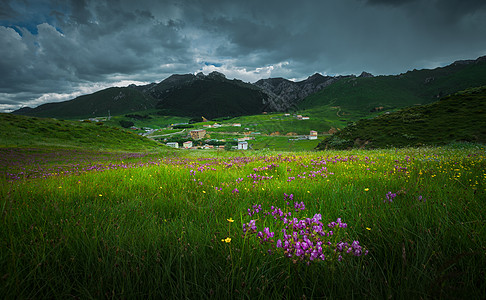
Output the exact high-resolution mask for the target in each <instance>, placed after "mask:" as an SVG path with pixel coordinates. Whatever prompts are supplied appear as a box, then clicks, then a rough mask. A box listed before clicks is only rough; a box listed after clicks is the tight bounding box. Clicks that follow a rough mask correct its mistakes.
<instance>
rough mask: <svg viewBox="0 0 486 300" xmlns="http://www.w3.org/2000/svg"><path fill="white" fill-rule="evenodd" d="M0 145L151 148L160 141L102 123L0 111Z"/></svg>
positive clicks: (117, 148) (158, 146)
mask: <svg viewBox="0 0 486 300" xmlns="http://www.w3.org/2000/svg"><path fill="white" fill-rule="evenodd" d="M0 126H1V128H2V134H1V136H0V147H12V146H28V147H31V146H35V147H39V146H48V147H51V146H54V147H68V148H71V147H74V148H88V149H99V150H126V151H139V150H155V149H157V148H160V144H159V143H157V142H155V141H152V140H149V139H147V138H145V137H141V136H139V135H136V134H134V133H131V132H128V131H124V130H122V129H119V128H114V127H109V126H105V125H102V123H91V122H79V121H63V120H56V119H44V118H35V117H26V116H17V115H12V114H0Z"/></svg>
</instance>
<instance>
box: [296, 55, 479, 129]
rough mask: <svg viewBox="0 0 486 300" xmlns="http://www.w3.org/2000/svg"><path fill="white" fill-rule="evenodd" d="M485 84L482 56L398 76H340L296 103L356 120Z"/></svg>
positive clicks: (304, 107) (301, 106) (301, 107)
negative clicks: (325, 109)
mask: <svg viewBox="0 0 486 300" xmlns="http://www.w3.org/2000/svg"><path fill="white" fill-rule="evenodd" d="M482 85H486V56H483V57H480V58H478V59H476V60H466V61H456V62H454V63H453V64H451V65H449V66H446V67H441V68H436V69H433V70H428V69H424V70H413V71H408V72H406V73H402V74H399V75H390V76H374V77H370V76H369V75H368V74H365V73H363V74H362V75H361V76H359V77H348V78H343V79H342V80H339V81H337V82H335V83H333V84H331V85H328V86H326V87H324V88H323V89H321V90H320V91H318V92H316V93H314V94H312V95H310V96H308V97H307V98H305V99H304V100H302V101H301V102H299V103H298V106H299V109H313V108H322V107H327V109H334V110H337V111H339V115H341V116H343V119H347V120H356V119H359V118H364V117H367V116H370V115H372V113H374V112H377V111H387V110H393V109H398V108H402V107H407V106H414V105H422V104H428V103H432V102H435V101H437V100H438V99H439V98H441V97H443V96H446V95H450V94H453V93H456V92H458V91H461V90H464V89H467V88H470V87H478V86H482Z"/></svg>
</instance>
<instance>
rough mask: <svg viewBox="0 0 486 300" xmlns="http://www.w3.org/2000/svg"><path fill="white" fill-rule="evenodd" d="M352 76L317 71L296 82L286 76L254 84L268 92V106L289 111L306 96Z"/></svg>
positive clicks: (274, 109)
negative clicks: (332, 74) (325, 74)
mask: <svg viewBox="0 0 486 300" xmlns="http://www.w3.org/2000/svg"><path fill="white" fill-rule="evenodd" d="M348 77H350V76H337V77H332V76H322V75H321V74H319V73H316V74H314V75H312V76H309V77H308V78H307V79H305V80H302V81H298V82H294V81H290V80H287V79H285V78H281V77H280V78H268V79H261V80H258V81H257V82H255V83H254V85H256V86H258V87H259V88H261V89H262V90H263V91H264V92H265V93H267V94H268V96H269V98H268V107H269V110H272V111H287V110H289V109H290V108H292V107H293V106H295V104H297V103H299V102H300V101H301V100H302V99H304V98H305V97H307V96H309V95H311V94H313V93H315V92H317V91H320V90H322V89H323V88H324V87H326V86H328V85H331V84H332V83H334V82H336V81H338V80H340V79H342V78H348Z"/></svg>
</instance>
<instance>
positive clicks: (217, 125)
mask: <svg viewBox="0 0 486 300" xmlns="http://www.w3.org/2000/svg"><path fill="white" fill-rule="evenodd" d="M213 127H214V128H219V127H221V124H218V123H215V124H213Z"/></svg>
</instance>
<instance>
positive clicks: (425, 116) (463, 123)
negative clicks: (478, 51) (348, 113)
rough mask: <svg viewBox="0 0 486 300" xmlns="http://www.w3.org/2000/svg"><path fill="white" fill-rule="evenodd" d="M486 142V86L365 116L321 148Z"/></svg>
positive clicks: (326, 140)
mask: <svg viewBox="0 0 486 300" xmlns="http://www.w3.org/2000/svg"><path fill="white" fill-rule="evenodd" d="M455 141H466V142H479V143H486V86H483V87H479V88H473V89H468V90H465V91H462V92H458V93H456V94H454V95H451V96H447V97H444V98H442V99H441V100H440V101H438V102H435V103H432V104H428V105H423V106H418V107H410V108H406V109H402V110H399V111H396V112H392V113H389V114H383V115H380V116H378V117H376V118H373V119H363V120H360V121H358V122H356V123H352V124H349V125H348V126H347V127H346V128H344V129H343V130H341V131H339V132H338V133H336V134H334V135H333V136H331V137H328V138H326V139H324V140H323V141H322V142H321V143H320V144H319V146H318V149H329V148H333V149H347V148H351V147H363V148H382V147H405V146H421V145H443V144H447V143H451V142H455Z"/></svg>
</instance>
